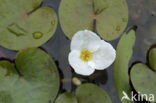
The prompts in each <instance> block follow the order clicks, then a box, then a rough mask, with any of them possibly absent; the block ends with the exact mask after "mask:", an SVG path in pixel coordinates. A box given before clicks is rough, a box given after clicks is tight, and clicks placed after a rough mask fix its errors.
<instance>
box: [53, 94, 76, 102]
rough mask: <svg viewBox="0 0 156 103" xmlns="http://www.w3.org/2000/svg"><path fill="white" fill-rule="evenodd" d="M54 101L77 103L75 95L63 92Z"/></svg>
mask: <svg viewBox="0 0 156 103" xmlns="http://www.w3.org/2000/svg"><path fill="white" fill-rule="evenodd" d="M55 103H78V102H77V99H76V97H75V96H74V95H73V94H72V93H63V94H62V95H60V96H59V97H58V98H57V100H56V102H55Z"/></svg>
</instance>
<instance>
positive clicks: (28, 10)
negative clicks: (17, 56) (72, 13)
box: [0, 0, 57, 50]
mask: <svg viewBox="0 0 156 103" xmlns="http://www.w3.org/2000/svg"><path fill="white" fill-rule="evenodd" d="M0 2H1V3H0V45H1V46H3V47H5V48H8V49H11V50H20V49H24V48H27V47H38V46H40V45H42V44H44V43H45V42H47V41H48V40H49V39H50V38H51V37H52V35H53V34H54V32H55V30H56V27H57V16H56V13H55V11H54V10H53V9H51V8H49V7H40V8H38V7H39V6H40V4H41V2H42V0H24V1H23V0H0ZM37 8H38V9H37Z"/></svg>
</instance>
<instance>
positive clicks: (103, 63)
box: [68, 30, 116, 75]
mask: <svg viewBox="0 0 156 103" xmlns="http://www.w3.org/2000/svg"><path fill="white" fill-rule="evenodd" d="M70 46H71V47H70V48H71V52H70V53H69V56H68V60H69V64H70V65H71V66H72V68H73V69H74V71H75V72H76V73H78V74H81V75H91V74H92V73H93V72H94V71H95V69H96V70H103V69H105V68H107V67H109V66H110V65H111V64H112V63H113V62H114V60H115V57H116V51H115V49H114V48H113V47H112V45H111V44H109V43H107V42H105V41H104V40H101V39H100V37H99V36H98V35H97V34H95V33H94V32H91V31H88V30H84V31H79V32H77V33H76V34H75V35H74V36H73V38H72V41H71V45H70Z"/></svg>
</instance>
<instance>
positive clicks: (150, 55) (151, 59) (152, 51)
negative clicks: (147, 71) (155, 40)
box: [148, 48, 156, 70]
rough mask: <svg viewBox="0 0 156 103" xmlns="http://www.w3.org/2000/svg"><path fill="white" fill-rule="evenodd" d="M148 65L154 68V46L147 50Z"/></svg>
mask: <svg viewBox="0 0 156 103" xmlns="http://www.w3.org/2000/svg"><path fill="white" fill-rule="evenodd" d="M148 57H149V65H150V66H151V68H152V69H154V70H156V48H153V49H151V50H150V52H149V56H148Z"/></svg>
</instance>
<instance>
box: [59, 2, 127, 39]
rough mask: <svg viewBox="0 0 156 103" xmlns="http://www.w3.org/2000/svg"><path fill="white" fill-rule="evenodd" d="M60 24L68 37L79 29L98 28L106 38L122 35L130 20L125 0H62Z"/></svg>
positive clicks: (100, 33)
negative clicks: (94, 24) (94, 23)
mask: <svg viewBox="0 0 156 103" xmlns="http://www.w3.org/2000/svg"><path fill="white" fill-rule="evenodd" d="M59 18H60V24H61V27H62V29H63V31H64V33H65V34H66V35H67V37H68V38H70V39H71V38H72V36H73V35H74V34H75V33H76V32H77V31H79V30H84V29H88V30H93V28H94V26H93V22H94V20H96V28H97V32H98V33H99V35H100V36H101V37H102V38H103V39H104V40H114V39H116V38H118V37H119V36H120V34H121V33H122V32H123V30H124V29H125V27H126V25H127V22H128V8H127V4H126V1H125V0H61V4H60V7H59Z"/></svg>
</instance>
